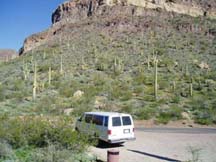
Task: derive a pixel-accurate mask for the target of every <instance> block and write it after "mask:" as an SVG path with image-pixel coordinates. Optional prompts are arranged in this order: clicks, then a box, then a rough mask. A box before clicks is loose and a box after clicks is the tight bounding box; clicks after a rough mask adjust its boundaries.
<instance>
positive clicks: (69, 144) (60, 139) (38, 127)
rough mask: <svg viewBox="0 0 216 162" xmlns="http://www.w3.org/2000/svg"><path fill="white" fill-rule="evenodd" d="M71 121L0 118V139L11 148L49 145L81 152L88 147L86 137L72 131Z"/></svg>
mask: <svg viewBox="0 0 216 162" xmlns="http://www.w3.org/2000/svg"><path fill="white" fill-rule="evenodd" d="M71 124H72V121H71V119H70V118H66V117H56V118H43V117H23V118H15V117H14V118H8V117H1V118H0V130H1V132H0V139H1V140H4V141H6V142H7V143H9V144H10V145H11V146H12V147H13V148H20V147H23V146H34V147H46V146H48V144H49V143H58V144H59V145H60V146H62V147H64V148H66V149H70V150H75V151H77V152H82V151H84V150H85V149H86V147H87V146H88V144H90V143H89V141H88V137H87V136H85V135H83V134H79V133H77V132H76V131H74V130H73V129H72V126H71Z"/></svg>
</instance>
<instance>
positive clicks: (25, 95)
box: [0, 1, 216, 124]
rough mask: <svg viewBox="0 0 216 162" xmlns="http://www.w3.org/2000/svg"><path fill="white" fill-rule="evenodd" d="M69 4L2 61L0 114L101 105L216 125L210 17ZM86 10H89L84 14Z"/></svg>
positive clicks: (215, 23) (215, 46)
mask: <svg viewBox="0 0 216 162" xmlns="http://www.w3.org/2000/svg"><path fill="white" fill-rule="evenodd" d="M97 2H98V1H97ZM98 3H99V2H98ZM70 5H71V6H72V8H73V10H71V12H70V14H69V15H67V14H66V15H65V13H67V12H63V13H64V14H63V15H64V16H66V18H64V19H62V20H59V22H56V21H57V19H58V18H57V17H55V16H53V18H52V19H53V21H55V23H54V24H53V25H52V27H51V28H50V29H47V30H46V31H44V32H42V33H39V34H36V35H33V36H31V37H29V38H27V39H26V41H25V45H24V48H23V49H22V50H21V54H22V55H21V56H20V57H19V58H17V59H15V60H13V61H11V62H9V63H2V64H1V65H0V66H1V68H0V73H1V75H0V82H1V87H0V101H1V102H0V107H1V108H0V109H1V113H2V114H4V113H7V114H9V115H13V116H14V115H15V116H23V115H40V114H43V115H61V114H64V112H65V111H68V110H70V111H72V113H71V115H72V116H78V115H80V113H81V112H83V111H92V110H98V109H99V110H103V111H122V112H128V113H131V114H132V115H133V116H134V118H135V119H153V120H154V121H155V122H156V123H167V122H168V121H170V120H180V119H182V118H186V119H187V120H191V119H193V120H194V121H195V122H197V123H200V124H215V123H216V107H215V103H216V71H215V70H216V65H215V61H216V53H215V52H216V38H215V36H216V30H215V29H216V20H215V19H210V18H207V17H202V16H201V17H193V16H188V15H182V14H178V13H174V12H167V11H165V10H162V9H159V8H157V9H147V8H143V7H137V6H134V5H122V4H117V5H113V6H112V5H111V6H109V5H106V4H103V5H101V6H100V7H98V8H97V10H93V9H92V10H87V9H88V7H87V8H86V6H85V5H84V4H83V7H80V6H82V5H81V3H79V5H77V4H74V5H75V6H74V5H73V4H70ZM67 7H68V6H67V5H66V6H65V7H63V8H64V10H61V9H62V7H60V8H61V9H59V10H58V9H57V10H56V12H54V13H55V14H54V15H56V14H57V13H62V12H61V11H70V9H68V8H67ZM57 11H58V12H57ZM72 11H73V12H72ZM89 11H91V12H92V13H91V12H89ZM93 11H94V12H93ZM86 13H89V14H92V15H91V16H89V17H88V16H86V17H85V18H83V19H81V17H82V15H86ZM80 15H81V17H79V16H80ZM54 17H55V18H54ZM60 17H63V16H60ZM67 18H68V19H67ZM38 39H41V40H42V43H41V42H40V41H38ZM35 42H37V43H36V44H35ZM31 49H32V50H31ZM155 62H158V63H157V64H156V63H155ZM35 64H36V66H35ZM156 65H157V66H156ZM8 74H10V75H8ZM35 76H36V78H35ZM156 76H157V82H156V81H155V77H156ZM35 80H36V82H35ZM155 89H156V90H157V91H155ZM35 90H36V96H35V99H33V98H32V95H33V91H35ZM77 91H81V92H83V95H81V96H79V97H77V96H76V95H74V94H75V92H77Z"/></svg>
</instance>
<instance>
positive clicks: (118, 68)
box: [113, 57, 123, 74]
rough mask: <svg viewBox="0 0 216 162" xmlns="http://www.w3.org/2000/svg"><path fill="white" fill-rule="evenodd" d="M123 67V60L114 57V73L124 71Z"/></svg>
mask: <svg viewBox="0 0 216 162" xmlns="http://www.w3.org/2000/svg"><path fill="white" fill-rule="evenodd" d="M122 69H123V63H122V61H121V60H120V59H117V58H116V57H115V59H114V69H113V70H114V73H115V74H119V73H120V72H121V71H122Z"/></svg>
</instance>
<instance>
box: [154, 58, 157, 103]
mask: <svg viewBox="0 0 216 162" xmlns="http://www.w3.org/2000/svg"><path fill="white" fill-rule="evenodd" d="M154 66H155V71H154V97H155V100H157V98H158V60H157V59H156V58H155V61H154Z"/></svg>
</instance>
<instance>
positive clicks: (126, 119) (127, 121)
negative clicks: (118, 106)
mask: <svg viewBox="0 0 216 162" xmlns="http://www.w3.org/2000/svg"><path fill="white" fill-rule="evenodd" d="M122 122H123V125H131V119H130V117H129V116H123V117H122Z"/></svg>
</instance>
